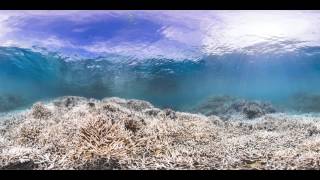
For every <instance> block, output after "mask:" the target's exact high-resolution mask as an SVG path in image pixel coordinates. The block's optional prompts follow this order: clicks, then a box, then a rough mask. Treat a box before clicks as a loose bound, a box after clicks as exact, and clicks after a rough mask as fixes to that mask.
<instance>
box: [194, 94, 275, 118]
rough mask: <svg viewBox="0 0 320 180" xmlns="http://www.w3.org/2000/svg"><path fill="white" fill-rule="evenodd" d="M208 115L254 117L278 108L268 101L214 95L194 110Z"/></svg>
mask: <svg viewBox="0 0 320 180" xmlns="http://www.w3.org/2000/svg"><path fill="white" fill-rule="evenodd" d="M192 111H193V112H196V113H198V112H199V113H201V114H204V115H207V116H210V115H217V116H219V117H221V118H223V119H229V118H230V117H231V116H233V115H236V116H242V117H243V118H248V119H253V118H257V117H261V116H263V115H265V114H270V113H275V112H276V111H277V110H276V109H275V108H274V107H273V106H272V105H271V104H270V103H267V102H261V101H249V100H246V99H241V98H236V97H231V96H226V95H225V96H214V97H211V98H208V99H207V100H206V101H204V102H202V103H201V104H199V105H197V106H196V107H195V108H193V110H192Z"/></svg>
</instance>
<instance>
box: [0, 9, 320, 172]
mask: <svg viewBox="0 0 320 180" xmlns="http://www.w3.org/2000/svg"><path fill="white" fill-rule="evenodd" d="M319 26H320V11H283V10H278V11H240V10H233V11H169V10H166V11H165V10H163V11H160V10H157V11H155V10H154V11H120V10H118V11H61V10H60V11H58V10H57V11H0V169H3V170H5V169H44V170H49V169H52V170H54V169H76V170H82V169H320V28H319Z"/></svg>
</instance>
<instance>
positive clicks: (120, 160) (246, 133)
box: [0, 96, 320, 169]
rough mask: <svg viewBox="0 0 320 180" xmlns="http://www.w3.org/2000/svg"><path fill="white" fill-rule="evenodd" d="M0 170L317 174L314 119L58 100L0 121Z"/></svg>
mask: <svg viewBox="0 0 320 180" xmlns="http://www.w3.org/2000/svg"><path fill="white" fill-rule="evenodd" d="M0 119H1V122H0V169H320V117H316V116H308V115H289V114H285V113H274V114H266V115H263V116H261V117H258V118H254V119H250V120H249V119H245V118H242V117H235V118H231V119H229V120H222V119H221V118H220V117H218V116H214V115H212V116H204V115H200V114H190V113H183V112H175V111H173V110H170V109H158V108H156V107H154V106H153V105H152V104H150V103H149V102H146V101H141V100H125V99H120V98H106V99H103V100H95V99H86V98H82V97H72V96H69V97H61V98H58V99H55V100H53V101H50V102H43V103H41V102H39V103H36V104H34V105H33V107H32V108H30V109H28V110H24V111H21V112H15V113H10V114H6V115H2V116H1V117H0Z"/></svg>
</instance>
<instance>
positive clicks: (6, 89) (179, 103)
mask: <svg viewBox="0 0 320 180" xmlns="http://www.w3.org/2000/svg"><path fill="white" fill-rule="evenodd" d="M114 59H117V60H114ZM319 59H320V48H314V47H305V48H300V49H298V50H295V51H292V52H285V53H280V54H279V53H264V54H257V53H256V54H244V53H239V52H231V53H227V54H223V55H211V56H206V57H203V58H200V59H194V60H190V59H188V60H175V59H162V58H158V59H156V58H154V59H143V60H141V59H140V60H136V59H135V58H127V57H121V56H117V57H115V56H110V57H108V56H105V57H99V58H94V59H89V58H87V59H85V58H84V59H78V60H76V61H72V59H70V58H68V59H66V58H63V57H62V56H60V55H59V53H50V52H44V51H42V52H39V51H35V50H32V49H24V48H17V47H1V48H0V84H1V85H0V101H1V102H0V103H1V104H0V110H1V112H7V111H12V110H17V109H23V108H26V107H29V106H30V105H31V104H32V103H34V102H36V101H40V100H50V99H52V98H55V97H59V96H69V95H72V96H84V97H88V98H97V99H101V98H104V97H113V96H117V97H122V98H134V99H142V100H147V101H150V102H151V103H153V104H154V105H156V106H158V107H161V108H172V109H174V110H179V111H190V110H191V109H192V108H193V107H194V106H195V105H197V104H199V103H201V102H204V101H206V99H208V98H210V97H215V96H225V95H227V96H231V97H237V98H242V99H247V100H258V101H264V102H269V103H271V104H273V105H274V106H276V107H279V108H280V109H281V110H283V111H290V110H297V108H296V109H294V106H296V105H297V103H300V106H299V107H300V110H301V109H303V110H304V112H318V111H320V101H319V100H320V93H319V92H320V61H319ZM302 106H304V107H302ZM298 110H299V109H298ZM297 112H298V111H297Z"/></svg>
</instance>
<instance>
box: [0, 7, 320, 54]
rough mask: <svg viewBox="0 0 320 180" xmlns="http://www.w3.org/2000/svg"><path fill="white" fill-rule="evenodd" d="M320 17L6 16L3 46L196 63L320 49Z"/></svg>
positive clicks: (0, 17) (0, 33) (1, 24)
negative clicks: (231, 55)
mask: <svg viewBox="0 0 320 180" xmlns="http://www.w3.org/2000/svg"><path fill="white" fill-rule="evenodd" d="M319 27H320V11H0V45H1V46H19V47H26V48H28V47H32V46H38V47H45V48H48V49H52V50H57V51H59V52H63V53H71V54H91V55H97V56H101V55H103V54H108V53H115V54H121V55H124V56H134V57H136V58H152V57H164V58H173V59H186V58H187V59H194V58H198V57H201V56H206V55H211V54H223V53H228V52H234V51H237V52H243V53H264V52H274V51H276V52H283V51H293V50H295V49H296V48H299V47H305V46H320V28H319Z"/></svg>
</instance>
